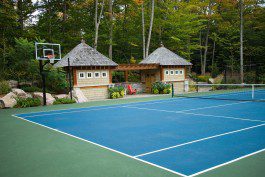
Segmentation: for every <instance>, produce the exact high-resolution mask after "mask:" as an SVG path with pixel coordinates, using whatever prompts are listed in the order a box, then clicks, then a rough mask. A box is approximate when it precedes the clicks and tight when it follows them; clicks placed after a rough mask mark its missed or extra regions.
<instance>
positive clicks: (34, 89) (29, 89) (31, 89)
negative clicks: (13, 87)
mask: <svg viewBox="0 0 265 177" xmlns="http://www.w3.org/2000/svg"><path fill="white" fill-rule="evenodd" d="M21 89H22V90H24V91H25V92H42V89H41V88H39V87H36V86H23V87H21Z"/></svg>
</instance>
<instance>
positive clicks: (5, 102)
mask: <svg viewBox="0 0 265 177" xmlns="http://www.w3.org/2000/svg"><path fill="white" fill-rule="evenodd" d="M16 98H17V95H15V94H14V93H13V92H10V93H8V94H6V95H5V96H4V97H3V98H1V99H0V100H1V103H0V104H1V107H5V108H12V107H14V106H15V105H16V104H17V100H16Z"/></svg>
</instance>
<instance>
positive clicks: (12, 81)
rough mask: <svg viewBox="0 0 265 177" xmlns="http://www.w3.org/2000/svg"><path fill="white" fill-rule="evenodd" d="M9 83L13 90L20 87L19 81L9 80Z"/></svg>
mask: <svg viewBox="0 0 265 177" xmlns="http://www.w3.org/2000/svg"><path fill="white" fill-rule="evenodd" d="M8 83H9V85H10V87H11V88H17V87H18V81H15V80H9V81H8Z"/></svg>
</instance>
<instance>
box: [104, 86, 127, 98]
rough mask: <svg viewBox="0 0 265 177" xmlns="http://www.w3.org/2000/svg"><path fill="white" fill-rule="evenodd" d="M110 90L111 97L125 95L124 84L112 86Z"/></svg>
mask: <svg viewBox="0 0 265 177" xmlns="http://www.w3.org/2000/svg"><path fill="white" fill-rule="evenodd" d="M108 90H109V95H110V98H111V99H116V98H122V97H124V95H125V90H124V87H122V86H115V87H111V88H109V89H108Z"/></svg>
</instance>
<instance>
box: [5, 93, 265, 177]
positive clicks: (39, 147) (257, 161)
mask: <svg viewBox="0 0 265 177" xmlns="http://www.w3.org/2000/svg"><path fill="white" fill-rule="evenodd" d="M168 97H169V96H155V97H148V98H137V99H121V100H108V101H96V102H89V103H83V104H71V105H54V106H46V107H33V108H20V109H3V110H0V142H1V143H0V159H1V160H0V176H1V177H2V176H3V177H14V176H16V177H36V176H38V177H47V176H50V177H55V176H56V177H73V176H74V177H162V176H163V177H177V175H175V174H172V173H170V172H167V171H164V170H161V169H159V168H156V167H153V166H150V165H148V164H144V163H142V162H139V161H136V160H133V159H130V158H128V157H125V156H123V155H120V154H117V153H114V152H111V151H108V150H106V149H103V148H100V147H98V146H95V145H93V144H90V143H87V142H83V141H80V140H78V139H75V138H72V137H69V136H66V135H63V134H61V133H58V132H55V131H52V130H49V129H47V128H44V127H41V126H38V125H35V124H31V123H29V122H26V121H23V120H20V119H17V118H15V117H13V116H12V114H19V113H27V112H38V111H50V110H58V109H69V108H80V107H89V106H99V105H112V104H121V103H129V102H136V101H149V100H155V99H162V98H168ZM264 163H265V153H260V154H257V155H254V156H251V157H249V158H246V159H243V160H240V161H238V162H235V163H232V164H230V165H227V166H224V167H221V168H218V169H216V170H214V171H210V172H208V173H205V174H203V175H200V176H201V177H226V176H227V177H238V176H240V177H250V176H255V177H261V176H264V174H265V169H264Z"/></svg>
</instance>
